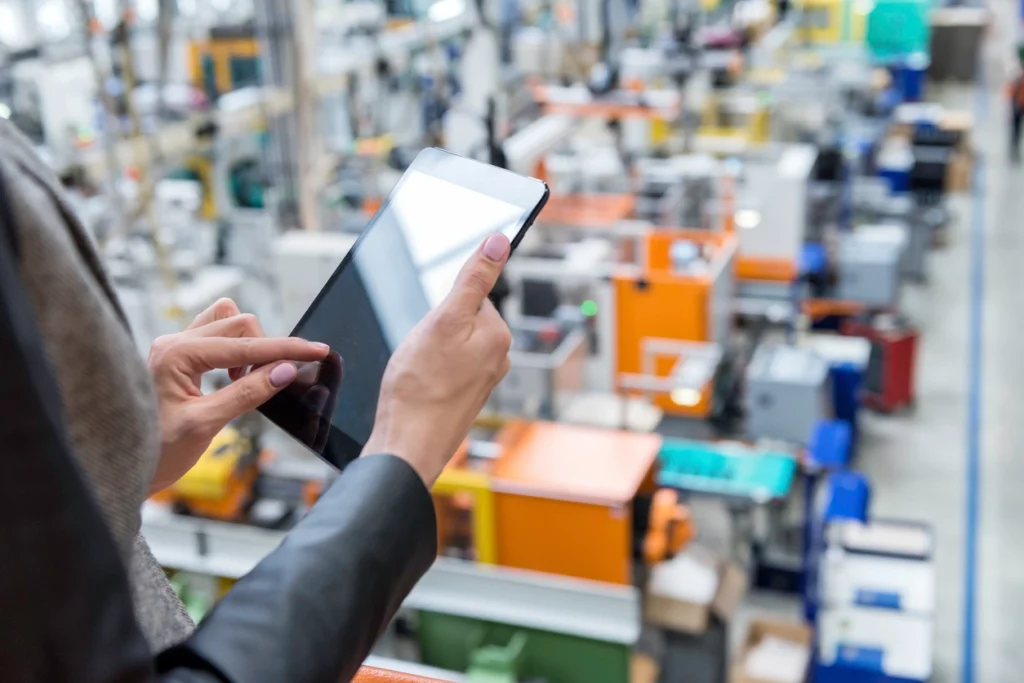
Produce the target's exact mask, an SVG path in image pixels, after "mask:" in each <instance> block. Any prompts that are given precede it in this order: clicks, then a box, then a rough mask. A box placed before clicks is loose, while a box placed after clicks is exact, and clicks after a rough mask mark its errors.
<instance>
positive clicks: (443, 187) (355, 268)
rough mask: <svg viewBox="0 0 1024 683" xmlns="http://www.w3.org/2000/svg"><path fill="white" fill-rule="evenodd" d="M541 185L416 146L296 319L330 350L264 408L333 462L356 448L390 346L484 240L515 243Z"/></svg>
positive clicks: (542, 192) (542, 194)
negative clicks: (505, 239)
mask: <svg viewBox="0 0 1024 683" xmlns="http://www.w3.org/2000/svg"><path fill="white" fill-rule="evenodd" d="M547 197H548V189H547V186H546V185H545V184H544V183H542V182H541V181H539V180H534V179H532V178H525V177H523V176H520V175H517V174H515V173H512V172H510V171H506V170H503V169H500V168H497V167H495V166H489V165H487V164H484V163H481V162H478V161H472V160H469V159H464V158H462V157H459V156H456V155H454V154H450V153H448V152H445V151H443V150H440V149H426V150H424V151H422V152H420V154H419V155H418V156H417V157H416V159H415V160H414V161H413V163H412V165H411V166H410V167H409V169H408V170H407V171H406V172H405V174H404V175H403V176H402V178H401V179H400V180H399V182H398V184H397V185H396V186H395V189H394V190H392V191H391V194H389V195H388V197H387V199H385V201H384V203H383V204H382V205H381V208H380V210H379V211H377V213H376V215H375V216H374V217H373V218H372V219H371V221H370V223H369V225H367V226H366V228H365V229H364V230H363V233H362V235H361V236H360V237H359V239H358V240H357V241H356V243H355V245H354V246H353V247H352V250H351V251H350V252H349V253H348V255H347V256H346V257H345V258H344V260H342V262H341V265H339V266H338V268H337V270H335V271H334V274H333V275H332V276H331V278H330V279H329V280H328V281H327V284H326V285H325V286H324V288H323V289H322V290H321V291H320V294H318V295H317V297H316V299H315V300H314V301H313V303H312V305H311V306H310V307H309V310H307V311H306V313H305V315H303V317H302V319H301V320H300V321H299V324H298V325H297V326H296V327H295V329H294V330H293V331H292V336H297V337H302V338H304V339H309V340H311V341H318V342H323V343H325V344H327V345H329V346H330V347H331V353H330V354H329V355H328V357H327V358H326V359H325V360H323V361H320V362H317V363H310V364H307V365H304V366H302V367H300V368H299V376H298V378H297V379H296V380H295V382H293V383H292V384H291V385H290V386H288V387H287V388H286V389H284V390H283V391H281V392H280V393H279V394H278V395H277V396H275V397H274V398H272V399H271V400H270V401H268V402H267V403H265V404H264V405H263V406H261V407H260V412H262V413H263V414H264V415H266V416H267V417H268V418H269V419H270V420H271V421H273V422H274V423H275V424H277V425H278V426H280V427H281V428H282V429H284V430H285V431H286V432H288V433H289V434H291V435H292V436H294V437H295V438H296V439H298V440H299V441H300V442H301V443H302V444H304V445H305V446H307V447H308V448H310V449H311V450H313V451H314V452H315V453H317V454H318V455H320V456H321V457H322V458H324V460H326V461H327V462H328V463H330V464H331V465H334V466H335V467H337V468H338V469H341V468H343V467H344V466H345V465H346V464H348V463H349V462H351V461H352V460H354V459H355V458H357V457H359V454H360V452H361V451H362V449H363V446H364V445H365V444H366V441H367V439H368V438H369V436H370V432H371V430H372V429H373V422H374V416H375V415H376V411H377V397H378V394H379V393H380V384H381V378H382V377H383V376H384V369H385V367H386V366H387V363H388V360H389V359H390V358H391V353H392V352H393V351H394V350H395V348H396V347H397V346H398V344H399V343H400V342H401V341H402V340H403V339H404V338H405V336H406V335H407V334H408V333H409V331H410V330H411V329H412V328H413V326H414V325H416V323H418V322H419V321H420V320H421V319H422V318H423V317H424V316H425V315H426V314H427V313H428V312H429V311H430V310H431V309H432V308H433V307H435V306H437V305H438V304H439V303H440V302H441V301H442V300H443V299H444V298H445V296H447V294H448V292H449V291H451V288H452V285H453V284H454V283H455V279H456V276H457V275H458V273H459V271H460V270H461V268H462V266H463V265H464V264H465V262H466V261H467V260H468V259H469V257H470V256H471V255H472V254H473V252H474V251H475V250H476V249H477V248H478V247H479V246H480V245H481V243H483V241H484V240H485V239H486V238H487V237H488V236H489V235H491V234H493V233H496V232H501V233H504V234H505V235H506V236H508V238H509V240H510V241H511V243H512V248H513V249H515V247H516V245H517V244H518V243H519V242H520V240H522V238H523V235H524V234H525V233H526V230H527V228H529V226H530V225H531V224H532V223H533V220H534V218H536V216H537V214H538V213H539V212H540V210H541V209H542V208H543V206H544V203H545V202H546V201H547Z"/></svg>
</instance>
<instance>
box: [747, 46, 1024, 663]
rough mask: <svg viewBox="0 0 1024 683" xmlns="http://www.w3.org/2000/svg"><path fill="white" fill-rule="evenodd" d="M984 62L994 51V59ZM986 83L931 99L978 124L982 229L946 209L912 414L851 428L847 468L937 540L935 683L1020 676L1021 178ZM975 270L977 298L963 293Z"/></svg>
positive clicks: (880, 500) (917, 303) (761, 600)
mask: <svg viewBox="0 0 1024 683" xmlns="http://www.w3.org/2000/svg"><path fill="white" fill-rule="evenodd" d="M990 51H994V50H991V48H990ZM989 67H990V68H987V69H986V73H985V81H987V83H988V84H989V85H987V86H986V85H983V86H982V87H981V88H980V89H979V88H975V87H974V86H965V85H957V86H942V87H935V88H933V89H932V92H931V99H932V100H934V101H938V102H942V103H943V104H945V105H947V106H949V107H954V108H957V109H965V110H968V111H972V112H973V113H974V116H975V118H976V122H975V131H974V134H973V144H974V148H975V149H976V150H977V151H979V152H980V153H981V157H982V158H983V159H984V166H983V173H982V188H983V189H982V192H981V201H982V203H983V212H984V214H983V218H982V220H983V225H982V226H981V232H980V234H976V233H973V232H972V231H973V230H974V229H975V226H974V224H973V223H972V221H974V212H975V210H976V208H977V204H976V202H977V198H976V197H972V196H971V195H969V194H964V195H961V196H958V197H955V198H954V199H953V200H952V202H951V206H952V208H953V210H954V212H955V215H956V218H955V220H954V222H953V223H952V225H951V226H950V229H949V231H948V235H947V239H946V244H945V245H944V246H941V247H939V248H937V249H936V250H934V251H933V252H932V255H931V261H930V264H929V269H930V280H929V282H927V283H926V284H922V285H919V286H917V285H915V286H910V287H908V289H907V291H906V292H905V299H904V307H905V309H906V311H907V312H908V313H909V314H910V315H911V316H912V318H913V319H914V320H915V321H916V322H917V323H918V324H919V325H920V327H921V329H922V331H923V342H922V347H921V349H920V355H919V357H918V374H917V389H918V399H917V404H916V406H915V408H914V409H913V410H911V411H908V412H906V413H905V414H898V415H884V416H883V415H877V414H872V413H870V412H868V413H867V414H866V415H864V417H863V419H862V425H861V428H862V436H861V439H862V441H861V447H860V450H859V455H858V460H857V462H856V463H855V467H856V468H857V469H859V470H861V471H863V472H865V473H866V474H867V475H868V476H869V478H870V481H871V482H872V487H873V489H872V490H873V499H872V503H871V510H872V514H873V515H874V516H876V517H879V518H894V519H908V520H921V521H926V522H928V523H930V524H931V525H932V526H933V528H934V531H935V538H936V547H937V565H938V582H937V588H938V615H937V619H936V633H935V674H934V676H933V678H932V683H951V682H953V681H965V682H966V681H979V682H983V683H1010V682H1011V681H1017V680H1020V672H1021V671H1022V670H1024V622H1022V616H1021V615H1022V614H1024V543H1022V540H1024V457H1022V455H1021V454H1020V453H1018V452H1017V449H1018V448H1021V449H1022V451H1024V407H1022V406H1024V400H1022V399H1024V352H1022V349H1024V284H1022V283H1024V272H1022V271H1024V167H1021V166H1014V165H1012V164H1010V162H1009V159H1008V154H1007V146H1008V145H1007V139H1008V138H1007V135H1008V132H1007V130H1008V111H1007V107H1008V105H1007V103H1006V101H1005V100H1004V99H1003V98H1002V97H1001V95H1000V89H1001V88H1002V86H1003V84H1004V83H1005V75H1004V74H1005V69H1003V68H1002V67H1001V66H1000V65H999V64H992V63H991V60H989ZM976 258H981V259H982V266H981V268H982V270H981V272H982V274H983V275H982V278H981V293H980V296H978V298H977V299H975V298H974V297H975V296H976V294H975V293H973V292H972V272H973V271H972V266H973V265H976V262H974V261H973V259H976ZM975 301H979V302H982V303H981V313H982V328H981V329H982V330H983V334H982V337H981V339H982V342H981V346H980V357H979V359H980V363H979V365H978V367H979V368H980V370H979V377H980V385H979V386H980V393H979V395H978V396H979V398H980V404H979V405H980V413H978V414H979V415H980V420H979V422H978V425H979V434H980V437H979V439H978V441H977V443H978V449H979V450H978V452H979V453H980V462H981V470H980V477H981V479H980V487H979V489H978V494H979V521H978V525H977V543H978V546H977V547H978V555H977V557H978V565H977V567H978V568H977V579H976V610H977V612H976V620H977V621H976V628H975V630H974V639H975V641H974V642H975V655H974V661H975V666H974V675H973V677H972V678H970V679H968V678H961V675H962V674H961V663H962V658H963V653H964V648H963V634H964V595H965V593H964V586H965V565H964V557H965V554H964V547H965V546H964V544H965V538H966V537H967V533H968V532H967V524H966V512H965V511H966V501H967V497H966V490H967V488H966V487H967V462H968V451H969V448H970V445H969V443H970V442H969V436H970V433H971V430H970V427H969V419H970V407H969V406H970V402H971V391H970V386H971V378H972V374H973V373H974V367H972V362H971V354H970V342H971V330H972V312H973V310H974V306H975ZM799 614H800V611H799V605H798V604H797V602H796V601H795V600H792V599H789V598H785V597H781V596H778V595H771V594H764V593H754V594H751V595H750V596H749V597H748V599H747V601H746V603H745V605H744V607H743V609H742V610H741V612H740V613H739V614H738V615H737V616H736V618H735V619H734V623H733V624H732V627H731V628H730V631H731V638H730V640H731V642H732V647H733V648H735V647H736V646H737V645H738V643H739V641H740V640H741V639H742V637H743V634H744V633H745V632H746V624H747V623H748V620H749V619H750V618H752V617H756V616H766V617H774V618H783V619H798V618H799Z"/></svg>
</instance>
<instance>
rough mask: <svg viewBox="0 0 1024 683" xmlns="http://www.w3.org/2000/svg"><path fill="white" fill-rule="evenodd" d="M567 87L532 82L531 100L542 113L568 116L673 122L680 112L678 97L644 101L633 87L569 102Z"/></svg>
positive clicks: (680, 100)
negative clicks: (602, 95)
mask: <svg viewBox="0 0 1024 683" xmlns="http://www.w3.org/2000/svg"><path fill="white" fill-rule="evenodd" d="M567 92H568V91H567V90H566V89H565V88H563V87H560V86H553V85H542V84H534V85H533V86H532V87H531V93H532V95H533V99H534V101H535V102H537V104H539V105H541V107H543V109H544V114H567V115H569V116H576V117H580V118H584V117H598V118H604V119H608V120H610V121H619V120H622V119H648V120H653V121H675V120H676V119H678V118H679V116H680V115H681V114H682V111H683V106H682V99H681V98H670V99H669V101H665V102H657V103H656V105H652V103H651V101H649V100H645V99H644V98H643V96H642V93H641V92H638V91H637V89H636V87H632V88H629V89H623V90H621V91H619V93H618V95H619V96H618V97H616V96H615V94H612V95H609V96H607V97H594V98H591V99H590V100H588V101H583V102H581V101H573V100H574V99H575V97H572V96H570V97H569V98H566V94H567Z"/></svg>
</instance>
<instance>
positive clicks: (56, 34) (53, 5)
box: [36, 0, 71, 40]
mask: <svg viewBox="0 0 1024 683" xmlns="http://www.w3.org/2000/svg"><path fill="white" fill-rule="evenodd" d="M36 22H38V24H39V28H40V30H41V31H42V32H43V34H44V35H45V36H46V38H47V39H48V40H62V39H64V38H66V37H67V36H68V35H70V34H71V24H70V23H69V22H68V13H67V9H66V8H65V7H64V6H63V5H62V4H61V2H60V0H50V2H46V3H44V4H42V5H40V7H39V9H37V10H36Z"/></svg>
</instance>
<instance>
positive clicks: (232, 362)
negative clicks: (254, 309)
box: [148, 299, 329, 494]
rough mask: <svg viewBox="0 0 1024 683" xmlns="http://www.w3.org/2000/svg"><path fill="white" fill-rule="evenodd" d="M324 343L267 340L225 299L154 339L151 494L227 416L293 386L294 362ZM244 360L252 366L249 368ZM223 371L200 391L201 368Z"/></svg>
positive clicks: (317, 352) (311, 356) (192, 458)
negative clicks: (214, 384) (155, 456)
mask: <svg viewBox="0 0 1024 683" xmlns="http://www.w3.org/2000/svg"><path fill="white" fill-rule="evenodd" d="M328 351H329V349H328V347H327V346H326V345H325V344H318V343H314V342H308V341H305V340H303V339H297V338H294V337H283V338H273V339H268V338H267V337H266V335H264V333H263V330H262V328H261V327H260V325H259V322H258V321H257V320H256V317H255V316H253V315H250V314H243V313H241V312H240V311H239V310H238V306H237V305H235V302H233V301H231V300H230V299H221V300H220V301H218V302H217V303H215V304H214V305H213V306H211V307H210V308H209V309H207V310H206V311H204V312H203V313H201V314H200V315H199V316H198V317H197V318H196V319H195V320H194V321H193V322H192V324H191V325H189V326H188V328H187V329H186V330H184V331H183V332H179V333H177V334H169V335H165V336H163V337H159V338H157V340H156V341H154V342H153V346H152V347H150V350H149V360H148V365H149V372H150V374H151V375H152V377H153V383H154V385H155V387H156V397H157V404H158V407H159V411H160V463H159V464H158V465H157V471H156V475H155V476H154V478H153V484H152V485H151V486H150V494H153V493H156V492H157V491H160V490H162V489H164V488H166V487H168V486H170V485H171V484H173V483H174V482H176V481H177V480H178V479H180V478H181V476H182V475H183V474H185V472H187V471H188V470H189V469H191V468H192V466H193V465H195V464H196V461H197V460H199V456H201V455H202V454H203V452H204V451H205V450H206V449H207V448H208V447H209V445H210V442H211V441H212V440H213V437H214V436H216V435H217V432H219V431H220V430H221V429H223V428H224V427H225V426H226V425H227V424H228V423H229V422H231V421H232V420H234V419H235V418H237V417H240V416H241V415H243V414H245V413H247V412H249V411H250V410H255V409H256V408H257V407H259V406H260V405H262V404H263V403H264V402H266V401H267V399H269V398H271V397H272V396H274V395H275V394H277V392H279V391H281V389H283V388H284V387H286V386H288V385H289V384H291V383H292V382H293V381H294V380H295V378H296V375H297V374H298V370H297V368H296V365H295V364H294V363H293V362H289V361H295V362H310V361H318V360H322V359H323V358H324V357H325V356H326V355H327V353H328ZM250 366H257V367H258V369H255V370H253V371H252V372H248V368H249V367H250ZM217 368H223V369H228V370H229V373H228V374H229V375H230V377H231V379H232V383H231V384H230V385H228V386H226V387H224V388H223V389H220V390H219V391H216V392H214V393H212V394H210V395H208V396H204V395H203V392H202V390H201V382H202V377H203V374H204V373H206V372H209V371H210V370H214V369H217Z"/></svg>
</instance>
